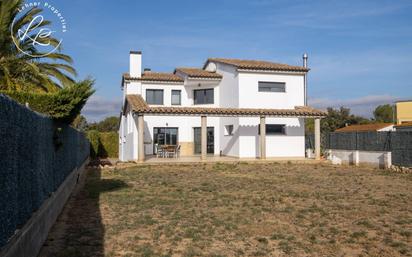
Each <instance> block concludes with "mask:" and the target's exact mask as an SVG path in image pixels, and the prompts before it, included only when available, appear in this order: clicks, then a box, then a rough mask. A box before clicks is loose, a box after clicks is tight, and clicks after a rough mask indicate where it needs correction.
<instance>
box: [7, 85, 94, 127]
mask: <svg viewBox="0 0 412 257" xmlns="http://www.w3.org/2000/svg"><path fill="white" fill-rule="evenodd" d="M93 84H94V80H92V79H85V80H83V81H79V82H76V83H73V84H72V85H69V86H67V87H65V88H63V89H61V90H59V91H57V92H54V93H47V94H45V93H32V92H20V91H0V92H1V93H4V94H6V95H8V96H9V97H11V98H13V99H14V100H16V101H17V102H19V103H21V104H25V103H28V104H29V106H30V109H32V110H34V111H37V112H40V113H43V114H45V115H47V116H49V117H51V118H53V119H54V120H55V121H58V122H62V123H65V124H71V123H72V122H73V121H74V120H75V119H76V117H77V116H78V115H79V114H80V111H81V110H82V108H83V106H84V105H85V104H86V102H87V100H88V99H89V97H90V96H91V95H92V94H93V93H94V89H93Z"/></svg>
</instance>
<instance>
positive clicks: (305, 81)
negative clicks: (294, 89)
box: [303, 53, 308, 106]
mask: <svg viewBox="0 0 412 257" xmlns="http://www.w3.org/2000/svg"><path fill="white" fill-rule="evenodd" d="M303 67H305V68H308V54H307V53H304V54H303ZM307 86H308V73H307V72H305V75H304V81H303V92H304V95H305V106H306V105H308V89H307Z"/></svg>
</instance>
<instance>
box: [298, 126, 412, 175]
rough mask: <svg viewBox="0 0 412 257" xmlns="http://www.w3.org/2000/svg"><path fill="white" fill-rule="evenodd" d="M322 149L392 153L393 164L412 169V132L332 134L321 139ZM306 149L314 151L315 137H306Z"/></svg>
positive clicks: (324, 135) (325, 134) (326, 134)
mask: <svg viewBox="0 0 412 257" xmlns="http://www.w3.org/2000/svg"><path fill="white" fill-rule="evenodd" d="M321 139H322V140H321V146H322V149H336V150H352V151H353V150H360V151H382V152H392V163H393V164H394V165H397V166H404V167H412V132H406V131H387V132H339V133H336V132H332V133H324V134H322V138H321ZM305 143H306V148H307V149H308V148H311V149H314V145H315V144H314V136H313V134H312V135H306V140H305Z"/></svg>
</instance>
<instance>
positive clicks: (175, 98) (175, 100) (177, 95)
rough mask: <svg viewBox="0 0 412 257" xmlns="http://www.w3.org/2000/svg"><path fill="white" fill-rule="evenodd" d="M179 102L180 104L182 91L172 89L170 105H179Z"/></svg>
mask: <svg viewBox="0 0 412 257" xmlns="http://www.w3.org/2000/svg"><path fill="white" fill-rule="evenodd" d="M181 104H182V91H181V90H172V105H181Z"/></svg>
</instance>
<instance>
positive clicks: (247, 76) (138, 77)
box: [119, 52, 306, 161]
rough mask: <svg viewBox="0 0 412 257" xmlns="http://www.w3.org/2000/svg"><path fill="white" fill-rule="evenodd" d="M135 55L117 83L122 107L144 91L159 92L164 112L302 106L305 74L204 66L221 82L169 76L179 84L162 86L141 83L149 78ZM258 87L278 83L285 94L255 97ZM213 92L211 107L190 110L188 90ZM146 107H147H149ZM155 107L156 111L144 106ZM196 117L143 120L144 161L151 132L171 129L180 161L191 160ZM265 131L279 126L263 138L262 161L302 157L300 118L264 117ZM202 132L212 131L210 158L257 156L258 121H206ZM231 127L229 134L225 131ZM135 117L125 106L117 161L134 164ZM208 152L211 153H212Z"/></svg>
mask: <svg viewBox="0 0 412 257" xmlns="http://www.w3.org/2000/svg"><path fill="white" fill-rule="evenodd" d="M141 67H142V63H141V53H140V52H132V53H131V55H130V71H129V75H130V77H127V76H126V77H124V79H123V82H122V90H123V92H124V94H123V103H124V104H125V102H126V101H125V98H126V95H128V94H137V95H141V96H142V97H143V99H145V100H146V101H147V100H148V99H146V93H147V90H149V89H158V90H163V104H162V105H161V106H165V107H213V108H256V109H294V108H295V107H297V106H304V103H305V88H304V87H305V85H304V81H305V79H304V78H305V74H306V73H305V72H296V71H294V72H280V71H263V70H242V69H239V68H238V67H236V66H233V65H230V64H225V63H220V62H214V61H208V62H207V65H206V67H205V70H211V69H212V70H213V71H214V72H215V73H217V74H220V75H221V78H218V79H216V78H202V77H193V76H190V74H189V75H188V74H185V73H182V72H180V71H179V70H178V69H177V70H176V71H175V73H174V74H172V75H174V76H178V77H180V78H181V81H168V80H167V79H162V78H160V79H159V80H158V81H156V80H150V81H149V80H146V79H144V78H145V76H146V77H148V76H150V74H154V73H149V72H145V73H144V74H143V75H142V72H141V69H142V68H141ZM259 82H276V83H284V88H285V92H259ZM199 89H213V95H214V98H213V103H212V104H195V101H194V98H195V97H194V90H199ZM172 90H180V92H181V103H180V105H172V102H171V99H172ZM149 105H150V103H149ZM150 106H159V105H150ZM200 122H201V119H200V117H199V116H172V115H153V116H150V115H148V114H145V115H144V151H145V155H152V154H154V144H155V143H156V142H155V141H157V142H160V141H159V140H160V139H159V138H158V137H156V138H155V135H154V133H155V132H154V131H155V129H156V130H157V128H172V129H174V128H177V140H176V141H177V142H176V144H180V145H181V147H182V149H181V154H182V155H195V154H196V153H195V149H197V148H196V144H195V128H199V127H200V126H201V124H200ZM266 125H267V126H268V125H279V126H281V127H282V128H283V130H282V133H268V132H266V156H267V157H268V158H270V157H305V132H304V131H305V121H304V119H303V118H295V117H288V118H278V117H267V118H266ZM207 127H213V129H214V135H213V140H212V141H213V142H212V145H211V146H210V148H213V151H211V150H210V154H214V155H226V156H233V157H239V158H257V157H258V156H259V149H260V148H259V133H258V130H259V129H258V128H259V117H213V116H211V117H207ZM232 127H233V132H232V134H230V135H229V134H228V130H230V128H232ZM137 129H138V124H137V116H136V115H134V114H133V112H132V109H131V108H130V106H129V105H128V104H125V106H124V108H123V112H122V114H121V122H120V126H119V137H120V138H119V159H120V160H121V161H135V160H137V158H138V136H137ZM212 152H213V153H212Z"/></svg>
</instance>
